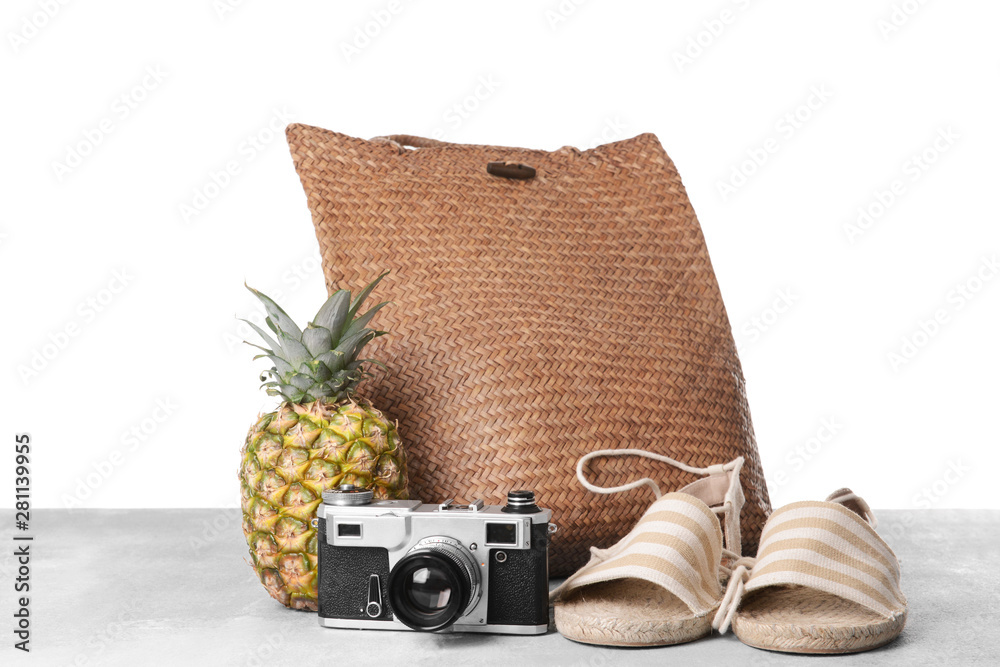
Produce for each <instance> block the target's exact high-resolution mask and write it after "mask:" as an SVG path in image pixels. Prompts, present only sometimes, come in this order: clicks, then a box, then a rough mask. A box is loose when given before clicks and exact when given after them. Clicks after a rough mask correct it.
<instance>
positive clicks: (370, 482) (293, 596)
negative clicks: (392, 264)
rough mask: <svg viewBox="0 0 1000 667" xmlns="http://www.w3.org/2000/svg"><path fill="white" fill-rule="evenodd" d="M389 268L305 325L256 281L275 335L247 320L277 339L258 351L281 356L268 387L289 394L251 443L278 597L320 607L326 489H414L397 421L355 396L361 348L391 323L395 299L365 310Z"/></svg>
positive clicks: (270, 583)
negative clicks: (377, 321) (388, 313)
mask: <svg viewBox="0 0 1000 667" xmlns="http://www.w3.org/2000/svg"><path fill="white" fill-rule="evenodd" d="M385 275H386V274H385V273H383V274H382V275H380V276H379V277H378V278H376V279H375V280H374V281H373V282H372V283H371V284H370V285H368V286H367V287H365V288H364V289H363V290H362V291H361V292H360V293H359V294H358V295H357V297H355V299H354V301H353V303H352V302H351V293H350V292H349V291H347V290H339V291H337V292H335V293H334V294H333V295H332V296H331V297H330V298H329V299H328V300H327V301H326V303H324V304H323V307H322V308H320V309H319V312H318V313H316V317H315V318H314V319H313V321H312V322H310V323H309V325H308V326H307V327H306V329H305V330H300V329H299V328H298V327H297V326H296V325H295V323H294V322H293V321H292V320H291V318H289V317H288V315H287V314H285V311H284V310H282V309H281V308H280V307H279V306H278V304H276V303H275V302H274V301H273V300H271V299H270V298H268V297H267V296H265V295H264V294H261V293H260V292H258V291H256V290H254V289H252V288H249V287H248V289H250V291H251V292H253V293H254V294H255V295H256V296H257V298H258V299H260V300H261V301H262V302H263V304H264V308H265V309H266V311H267V314H268V317H267V320H266V323H267V325H268V327H269V328H270V329H271V331H272V332H273V334H274V336H273V337H272V336H271V335H269V334H268V333H267V332H265V331H263V330H262V329H261V328H260V327H257V326H256V325H254V324H253V323H251V322H247V324H249V325H250V326H251V327H253V329H254V331H256V332H257V333H258V334H259V335H260V337H261V338H262V339H263V341H264V343H265V344H266V345H267V347H261V346H259V345H254V344H253V343H248V344H249V345H253V346H254V347H257V348H259V349H261V350H263V351H264V353H263V354H260V355H258V356H257V357H254V358H255V359H259V358H262V357H263V358H267V359H270V360H271V362H272V363H273V364H274V366H273V367H272V368H270V369H269V370H266V371H264V374H263V375H262V376H261V380H264V381H265V382H264V384H263V385H262V386H265V387H267V393H268V394H269V395H271V396H280V397H281V398H282V399H283V402H282V403H281V405H280V406H279V407H278V409H277V410H275V411H274V412H270V413H268V414H266V415H262V416H260V417H258V419H257V422H256V423H255V424H254V425H253V426H251V427H250V432H249V433H247V438H246V442H245V443H244V445H243V449H242V451H241V454H242V462H241V463H240V469H239V480H240V495H241V498H242V503H241V505H242V508H243V534H244V535H245V536H246V539H247V544H248V545H249V546H250V558H251V561H252V565H253V568H254V570H256V572H257V575H258V576H259V577H260V581H261V583H262V584H264V587H265V588H266V589H267V591H268V592H269V593H270V594H271V597H273V598H274V599H275V600H277V601H278V602H280V603H282V604H283V605H285V606H287V607H292V608H294V609H309V610H313V611H315V610H316V559H317V556H316V542H317V531H316V529H315V528H314V527H313V525H312V521H313V519H314V518H315V517H316V508H317V507H318V506H319V504H320V503H321V502H322V500H323V491H324V490H326V489H330V488H333V487H336V486H337V485H339V484H355V485H357V486H361V487H364V488H366V489H372V490H373V492H374V495H375V497H376V498H403V499H405V498H407V497H408V493H407V488H406V485H407V478H406V457H405V455H404V454H403V447H402V444H401V443H400V441H399V435H398V434H397V433H396V426H395V425H394V424H393V423H392V422H390V421H389V420H388V419H386V418H385V417H384V416H383V415H382V413H381V412H379V411H378V410H376V409H375V408H373V407H372V406H371V405H369V404H368V403H367V402H365V401H363V400H359V399H357V398H356V397H355V395H354V390H355V387H356V386H357V384H358V383H359V382H360V381H361V380H362V379H363V378H364V377H366V376H367V375H368V373H367V372H366V366H367V364H368V363H374V364H377V365H379V366H381V364H379V363H378V362H377V361H374V360H371V359H360V358H359V355H360V352H361V349H362V348H363V347H364V346H365V345H367V344H368V343H369V342H371V341H372V340H373V339H375V338H376V337H378V336H381V335H383V334H384V333H386V332H384V331H377V330H374V329H369V328H367V325H368V323H369V322H370V321H371V319H372V317H374V315H375V313H377V312H378V311H379V309H381V308H382V307H383V306H385V305H386V304H385V303H380V304H378V305H377V306H374V307H372V308H371V309H370V310H368V311H367V312H366V313H365V314H363V315H358V311H359V310H360V309H361V305H362V304H363V303H364V301H365V299H366V298H367V297H368V295H369V294H370V293H371V291H372V290H373V289H374V288H375V286H376V285H377V284H378V283H379V281H380V280H382V278H384V277H385Z"/></svg>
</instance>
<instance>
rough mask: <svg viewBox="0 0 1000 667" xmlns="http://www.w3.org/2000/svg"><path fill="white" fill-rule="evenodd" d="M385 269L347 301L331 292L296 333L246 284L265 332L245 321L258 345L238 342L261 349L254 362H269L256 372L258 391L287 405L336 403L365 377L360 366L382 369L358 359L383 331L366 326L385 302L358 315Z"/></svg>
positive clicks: (271, 303)
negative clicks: (256, 302)
mask: <svg viewBox="0 0 1000 667" xmlns="http://www.w3.org/2000/svg"><path fill="white" fill-rule="evenodd" d="M388 274H389V272H388V271H386V272H384V273H383V274H381V275H380V276H379V277H378V278H376V279H375V280H373V281H372V282H371V283H369V284H368V285H367V286H366V287H365V288H364V289H362V290H361V291H360V292H359V293H358V294H357V296H355V297H354V299H353V301H352V300H351V293H350V292H349V291H348V290H344V289H342V290H337V291H336V292H334V293H333V294H332V295H331V296H330V298H329V299H327V300H326V303H324V304H323V305H322V306H321V307H320V309H319V311H318V312H317V313H316V316H315V317H314V318H313V320H312V322H309V324H308V325H307V326H306V328H305V329H300V328H299V327H298V325H296V324H295V322H294V321H292V318H290V317H289V316H288V314H287V313H286V312H285V311H284V310H283V309H282V308H281V306H279V305H278V304H277V303H275V302H274V300H273V299H271V298H270V297H269V296H267V295H266V294H264V293H262V292H259V291H257V290H255V289H254V288H252V287H250V286H249V285H247V286H246V288H247V289H248V290H250V291H251V292H252V293H253V295H254V296H256V297H257V298H258V299H259V300H260V302H261V303H262V304H264V310H265V311H267V318H266V319H265V320H264V322H265V324H267V328H268V329H270V330H271V333H268V332H267V331H264V330H263V329H261V328H260V327H259V326H257V325H256V324H254V323H253V322H250V321H248V320H243V321H244V322H246V323H247V324H248V325H250V327H251V328H252V329H253V330H254V331H255V332H257V335H258V336H260V338H261V340H262V341H263V343H264V345H258V344H256V343H251V342H249V341H243V342H244V343H246V344H247V345H250V346H251V347H255V348H257V349H259V350H261V352H262V354H258V355H257V356H255V357H254V359H262V358H265V359H269V360H270V361H271V363H272V364H274V365H273V366H272V367H271V368H269V369H267V370H265V371H264V372H263V373H262V374H261V377H260V379H261V381H263V383H264V384H262V385H261V387H266V388H267V393H268V395H269V396H281V397H282V398H283V399H284V400H286V401H288V402H290V403H309V402H311V401H315V400H318V399H328V400H333V401H342V400H345V399H349V398H351V397H352V396H353V394H354V390H355V388H356V387H357V386H358V383H359V382H361V380H363V379H364V378H366V377H369V376H370V375H371V374H370V373H368V372H367V366H366V364H375V365H377V366H379V367H381V368H383V369H384V368H385V366H384V365H383V364H382V363H380V362H378V361H376V360H374V359H362V358H360V353H361V350H362V348H364V346H365V345H367V344H368V343H370V342H372V341H373V340H375V339H376V338H378V337H379V336H384V335H385V334H386V333H388V332H386V331H379V330H378V329H371V328H369V327H368V324H369V323H370V322H371V321H372V318H374V317H375V314H376V313H378V311H380V310H381V309H382V308H384V307H385V306H386V305H388V303H389V302H387V301H386V302H383V303H380V304H378V305H375V306H373V307H371V308H369V309H368V310H367V311H366V312H365V313H364V314H363V315H358V313H359V312H360V310H361V306H362V305H363V304H364V302H365V299H367V298H368V296H369V295H370V294H371V293H372V290H374V289H375V286H376V285H378V284H379V282H381V281H382V279H383V278H385V277H386V276H387V275H388Z"/></svg>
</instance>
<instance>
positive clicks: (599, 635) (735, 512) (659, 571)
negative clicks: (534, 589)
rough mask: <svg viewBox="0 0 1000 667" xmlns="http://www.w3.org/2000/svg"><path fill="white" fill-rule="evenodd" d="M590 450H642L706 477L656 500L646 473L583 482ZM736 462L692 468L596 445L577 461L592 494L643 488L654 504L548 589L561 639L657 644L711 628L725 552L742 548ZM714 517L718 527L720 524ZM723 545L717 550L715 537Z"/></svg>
mask: <svg viewBox="0 0 1000 667" xmlns="http://www.w3.org/2000/svg"><path fill="white" fill-rule="evenodd" d="M595 456H644V457H648V458H652V459H655V460H658V461H662V462H665V463H669V464H671V465H674V466H677V467H678V468H681V469H682V470H686V471H688V472H691V473H695V474H701V475H704V476H705V477H704V478H702V479H699V480H698V481H696V482H694V483H692V484H689V485H688V486H686V487H684V488H683V489H681V490H680V491H678V492H675V493H668V494H666V495H663V496H661V494H660V489H659V487H658V486H657V485H656V483H655V482H654V481H653V480H651V479H648V478H645V479H642V480H639V481H637V482H633V483H631V484H627V485H624V486H620V487H615V488H611V489H606V488H601V487H597V486H594V485H592V484H590V483H589V482H588V481H587V480H586V478H585V477H584V475H583V466H584V464H585V463H586V461H587V460H589V459H590V458H593V457H595ZM742 466H743V459H742V458H738V459H736V460H734V461H731V462H730V463H727V464H725V465H716V466H711V467H709V468H694V467H691V466H687V465H684V464H683V463H680V462H678V461H675V460H673V459H671V458H668V457H665V456H659V455H656V454H650V453H648V452H644V451H642V450H633V449H627V450H601V451H598V452H593V453H591V454H588V455H587V456H585V457H583V458H582V459H581V460H580V462H579V463H578V464H577V477H578V478H579V480H580V482H581V483H582V484H583V485H584V486H585V487H587V488H588V489H590V490H591V491H594V492H596V493H616V492H619V491H627V490H630V489H634V488H637V487H639V486H642V485H648V486H650V487H651V488H652V489H653V491H654V492H655V494H656V497H657V498H658V500H656V501H655V502H654V503H653V504H652V505H650V507H649V509H647V510H646V512H645V514H643V516H642V518H641V519H640V520H639V522H638V523H637V524H636V526H635V527H634V528H633V529H632V531H631V532H630V533H629V534H628V535H626V536H625V537H624V538H622V539H621V540H620V541H619V542H618V543H617V544H615V545H614V546H612V547H610V548H608V549H597V548H591V550H590V551H591V558H590V561H589V562H588V563H587V564H586V565H584V566H583V567H582V568H581V569H580V570H578V571H577V572H576V573H574V574H573V575H572V576H570V577H569V578H568V579H566V581H565V582H563V584H562V585H560V586H559V587H558V588H557V589H556V590H554V591H553V592H552V600H553V602H554V604H555V623H556V629H558V630H559V632H561V633H562V634H563V635H564V636H565V637H567V638H568V639H572V640H574V641H578V642H583V643H585V644H600V645H604V646H663V645H667V644H680V643H683V642H689V641H692V640H695V639H698V638H700V637H704V636H705V635H707V634H709V633H711V631H712V616H713V612H715V610H716V608H717V607H718V606H719V602H720V600H721V598H722V593H723V591H722V587H721V586H720V585H719V573H720V568H722V570H723V571H726V570H727V568H724V567H722V559H723V557H725V558H727V559H729V560H731V561H735V560H736V559H738V558H739V555H740V554H739V549H740V532H739V531H740V528H739V525H740V509H741V508H742V506H743V500H744V499H743V491H742V488H741V487H740V469H741V468H742ZM719 515H721V519H722V524H723V525H724V526H725V530H724V531H723V529H722V528H721V527H720V525H719V518H720V516H719ZM724 541H725V547H726V548H724V547H723V542H724Z"/></svg>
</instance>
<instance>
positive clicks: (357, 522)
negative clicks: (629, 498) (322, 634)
mask: <svg viewBox="0 0 1000 667" xmlns="http://www.w3.org/2000/svg"><path fill="white" fill-rule="evenodd" d="M551 516H552V512H551V511H550V510H547V509H540V508H539V507H538V506H537V505H536V504H535V495H534V493H532V492H531V491H512V492H510V493H508V494H507V504H506V505H503V506H500V505H484V504H483V501H482V500H477V501H475V502H473V503H470V504H469V505H456V504H455V503H454V502H453V501H450V500H449V501H446V502H443V503H441V504H440V505H422V504H421V503H420V502H419V501H416V500H376V501H373V500H372V492H371V491H366V490H362V489H359V488H355V487H354V486H352V485H342V486H340V487H339V488H338V489H335V490H332V491H326V492H325V493H324V494H323V504H322V505H321V506H320V508H319V518H318V520H317V521H318V527H319V586H318V588H319V618H320V624H321V625H323V626H325V627H331V628H361V629H382V630H407V629H410V630H419V631H425V632H435V631H445V630H452V631H458V632H493V633H502V634H520V635H535V634H543V633H544V632H545V631H546V629H547V627H548V538H549V530H550V529H549V526H550V523H549V520H550V518H551ZM553 528H554V526H553Z"/></svg>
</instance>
